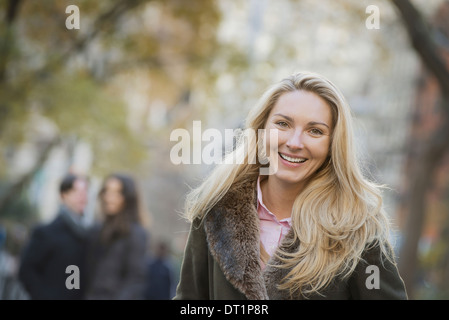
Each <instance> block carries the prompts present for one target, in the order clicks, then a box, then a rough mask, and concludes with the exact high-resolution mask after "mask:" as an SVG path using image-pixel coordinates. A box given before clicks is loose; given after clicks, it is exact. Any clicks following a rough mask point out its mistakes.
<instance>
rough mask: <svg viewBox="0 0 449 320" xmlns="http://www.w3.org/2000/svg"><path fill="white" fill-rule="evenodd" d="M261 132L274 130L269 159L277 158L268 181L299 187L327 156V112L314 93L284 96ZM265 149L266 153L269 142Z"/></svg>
mask: <svg viewBox="0 0 449 320" xmlns="http://www.w3.org/2000/svg"><path fill="white" fill-rule="evenodd" d="M265 129H268V130H269V129H276V130H278V141H277V144H278V145H277V150H278V153H277V154H272V152H271V154H270V158H272V157H278V159H277V163H278V168H277V170H276V172H275V173H274V174H273V175H272V176H270V178H271V177H273V178H274V179H278V180H279V181H281V182H283V183H288V184H294V185H302V186H303V185H304V183H305V182H306V181H307V179H309V178H310V177H311V176H312V175H313V174H314V173H315V172H316V171H317V170H318V169H319V168H320V167H321V165H322V164H323V162H324V161H325V160H326V158H327V156H328V154H329V147H330V138H331V133H332V129H333V128H332V114H331V109H330V106H329V105H328V104H327V103H326V101H325V100H324V99H322V98H321V97H320V96H318V95H317V94H315V93H312V92H308V91H304V90H298V91H293V92H287V93H284V94H282V95H281V96H280V97H279V99H278V101H277V102H276V104H275V105H274V107H273V109H272V110H271V112H270V114H269V116H268V118H267V122H266V124H265ZM266 147H267V150H270V149H268V148H270V141H269V140H267V146H266ZM272 147H273V146H272ZM270 162H271V163H273V162H272V160H270Z"/></svg>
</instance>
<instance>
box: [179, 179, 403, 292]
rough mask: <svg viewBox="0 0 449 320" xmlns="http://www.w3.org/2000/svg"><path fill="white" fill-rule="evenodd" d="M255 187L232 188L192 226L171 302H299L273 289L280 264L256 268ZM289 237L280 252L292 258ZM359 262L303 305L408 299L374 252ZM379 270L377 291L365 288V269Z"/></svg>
mask: <svg viewBox="0 0 449 320" xmlns="http://www.w3.org/2000/svg"><path fill="white" fill-rule="evenodd" d="M256 205H257V194H256V184H255V183H248V184H246V185H243V186H240V187H237V188H236V187H231V189H230V190H229V191H228V193H227V194H226V195H225V196H224V197H223V199H221V200H220V201H219V203H218V204H217V205H216V206H215V207H214V209H212V210H211V211H210V212H209V213H208V214H207V215H206V217H205V218H204V220H203V221H200V220H198V219H197V220H195V221H194V222H193V223H192V225H191V230H190V234H189V238H188V241H187V245H186V248H185V253H184V260H183V263H182V267H181V277H180V282H179V284H178V287H177V291H176V296H175V299H188V300H192V299H203V300H207V299H226V300H237V299H256V300H259V299H274V300H281V299H282V300H283V299H303V298H304V296H302V295H300V294H294V295H293V296H291V295H290V293H289V291H288V290H280V289H278V288H277V286H278V285H279V284H280V282H281V281H282V279H283V278H284V277H285V275H286V274H287V273H288V272H289V271H290V270H288V269H281V268H276V265H279V264H280V261H279V260H278V258H275V257H274V256H273V257H272V258H271V259H270V260H269V261H268V264H269V265H272V266H268V265H267V267H266V268H265V269H264V270H262V269H261V267H260V240H259V217H258V214H257V209H256ZM292 236H293V232H292V230H290V232H289V233H288V234H287V235H286V237H285V239H284V241H283V242H282V243H281V246H284V249H285V250H286V251H287V252H294V250H295V249H296V248H297V247H298V246H299V243H298V242H297V243H295V244H294V245H293V246H290V247H288V246H286V245H285V244H286V242H287V241H288V239H292ZM363 258H364V259H365V260H361V262H360V263H359V264H358V265H357V267H356V269H355V271H354V272H353V273H352V275H351V276H350V277H349V278H347V279H346V280H337V279H336V280H335V281H334V282H333V284H332V285H331V286H329V287H327V288H326V289H325V290H324V291H322V292H321V293H322V294H323V296H321V295H317V294H315V295H310V296H308V297H307V298H308V299H407V294H406V291H405V286H404V282H403V281H402V279H401V277H400V276H399V273H398V270H397V268H396V265H395V264H392V263H390V262H388V261H383V264H382V263H381V261H380V258H381V257H380V251H379V248H378V247H375V248H373V249H371V250H369V251H365V253H364V255H363ZM368 265H375V266H377V267H379V273H378V274H379V280H380V282H379V283H380V285H379V289H375V288H372V289H369V288H368V287H367V286H366V282H367V280H368V281H370V280H369V279H368V277H369V276H370V273H367V269H366V268H367V266H368Z"/></svg>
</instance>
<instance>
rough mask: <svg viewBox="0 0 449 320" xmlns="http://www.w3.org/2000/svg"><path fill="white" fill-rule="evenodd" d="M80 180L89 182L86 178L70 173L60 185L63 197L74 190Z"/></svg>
mask: <svg viewBox="0 0 449 320" xmlns="http://www.w3.org/2000/svg"><path fill="white" fill-rule="evenodd" d="M78 179H82V180H85V181H87V179H86V178H85V177H82V176H79V175H76V174H74V173H68V174H66V175H65V176H64V177H63V178H62V181H61V184H60V185H59V193H60V194H61V195H62V194H64V193H66V192H68V191H70V190H72V189H73V185H74V184H75V181H76V180H78Z"/></svg>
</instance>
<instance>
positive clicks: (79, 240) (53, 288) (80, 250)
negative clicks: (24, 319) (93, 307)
mask: <svg viewBox="0 0 449 320" xmlns="http://www.w3.org/2000/svg"><path fill="white" fill-rule="evenodd" d="M70 214H71V213H70V212H69V211H68V209H67V208H65V207H61V209H60V211H59V212H58V215H57V217H56V218H55V219H54V220H53V221H52V222H51V223H49V224H48V225H39V226H37V227H35V228H34V229H33V231H32V233H31V237H30V240H29V242H28V244H27V245H26V246H25V248H24V250H23V252H22V256H21V262H20V268H19V280H20V281H21V282H22V284H23V286H24V288H25V289H26V291H27V292H28V294H29V295H30V298H31V299H37V300H44V299H49V300H56V299H62V300H72V299H82V298H83V295H84V291H85V285H84V284H85V276H86V273H85V265H84V263H85V231H84V229H83V228H82V227H80V226H79V225H77V224H76V223H75V222H74V220H72V219H71V217H70ZM70 265H75V266H77V267H78V269H79V276H80V278H79V280H80V287H79V289H76V288H72V289H68V288H67V287H66V280H67V278H68V277H69V276H71V275H74V272H72V271H71V272H69V273H66V268H67V267H68V266H70Z"/></svg>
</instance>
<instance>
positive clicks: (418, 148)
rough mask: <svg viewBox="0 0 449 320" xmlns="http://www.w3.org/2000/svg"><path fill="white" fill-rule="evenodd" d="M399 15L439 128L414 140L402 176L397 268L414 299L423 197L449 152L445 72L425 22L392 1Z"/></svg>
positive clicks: (448, 76) (402, 2)
mask: <svg viewBox="0 0 449 320" xmlns="http://www.w3.org/2000/svg"><path fill="white" fill-rule="evenodd" d="M393 4H394V5H395V6H396V8H397V9H398V11H399V12H400V14H401V16H402V19H403V22H404V25H405V27H406V30H407V32H408V35H409V37H410V41H411V44H412V46H413V48H414V49H415V51H416V52H417V54H418V55H419V57H420V58H421V61H422V63H423V65H424V66H425V68H426V70H427V71H428V72H429V73H430V74H432V75H433V77H434V78H435V79H436V81H437V83H438V85H439V89H440V90H439V92H440V95H441V98H440V99H439V106H438V108H439V110H440V113H441V122H440V124H439V125H438V126H437V127H436V128H435V129H434V130H433V131H432V132H431V134H430V135H428V136H421V137H414V138H415V139H414V141H413V142H412V143H410V147H409V156H408V164H407V172H406V176H407V177H408V178H409V179H408V184H409V190H408V192H407V194H406V196H405V197H404V198H403V206H404V207H405V208H406V211H407V222H406V225H405V230H404V240H403V241H402V243H403V244H402V248H401V251H400V255H399V259H400V260H399V267H400V271H401V274H402V276H403V278H404V281H405V283H406V286H407V289H408V292H409V295H410V297H414V284H415V277H416V270H417V268H416V265H417V248H418V242H419V239H420V237H421V233H422V226H423V224H424V219H425V210H426V195H427V192H428V190H429V189H430V187H431V183H432V181H433V176H434V173H435V169H436V168H437V167H438V164H439V163H440V161H441V160H442V159H443V157H444V155H445V154H446V152H447V151H448V150H449V139H447V137H448V136H449V69H448V67H447V65H446V63H445V61H444V58H443V56H442V54H441V50H440V48H439V46H438V44H437V43H436V42H435V37H434V34H433V31H432V29H431V28H430V26H429V24H428V22H426V21H425V19H424V18H423V16H422V14H421V13H420V12H419V11H418V9H417V8H416V7H415V6H414V5H413V4H412V3H411V2H410V1H408V0H393Z"/></svg>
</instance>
